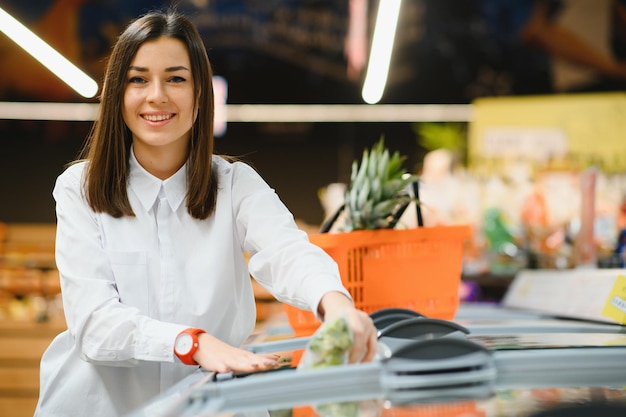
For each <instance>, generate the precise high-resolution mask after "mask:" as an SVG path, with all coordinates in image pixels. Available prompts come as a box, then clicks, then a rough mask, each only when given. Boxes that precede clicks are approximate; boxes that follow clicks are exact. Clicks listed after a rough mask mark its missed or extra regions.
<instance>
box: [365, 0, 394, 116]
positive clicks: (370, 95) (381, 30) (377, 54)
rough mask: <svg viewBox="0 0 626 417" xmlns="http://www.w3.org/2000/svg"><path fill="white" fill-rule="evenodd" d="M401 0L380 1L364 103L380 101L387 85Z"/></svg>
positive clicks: (366, 77) (366, 75)
mask: <svg viewBox="0 0 626 417" xmlns="http://www.w3.org/2000/svg"><path fill="white" fill-rule="evenodd" d="M400 3H401V0H380V1H379V4H378V14H377V16H376V26H375V27H374V36H373V38H372V48H371V50H370V57H369V63H368V66H367V72H366V74H365V81H364V83H363V90H362V91H361V96H362V97H363V100H365V102H366V103H369V104H374V103H378V101H380V99H381V97H382V96H383V90H384V89H385V84H386V83H387V74H388V73H389V62H390V61H391V50H392V49H393V42H394V38H395V36H396V26H397V25H398V14H399V13H400Z"/></svg>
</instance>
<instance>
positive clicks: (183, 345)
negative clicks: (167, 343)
mask: <svg viewBox="0 0 626 417" xmlns="http://www.w3.org/2000/svg"><path fill="white" fill-rule="evenodd" d="M192 346H193V338H192V337H191V335H190V334H187V333H183V334H181V335H180V336H178V337H177V338H176V344H175V345H174V349H175V350H176V352H178V354H180V355H185V354H187V353H189V352H190V351H191V348H192Z"/></svg>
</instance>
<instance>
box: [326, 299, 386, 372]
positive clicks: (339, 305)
mask: <svg viewBox="0 0 626 417" xmlns="http://www.w3.org/2000/svg"><path fill="white" fill-rule="evenodd" d="M319 311H320V314H321V315H322V316H323V317H324V321H327V320H331V319H333V318H336V317H344V318H345V319H346V320H347V321H348V325H349V326H350V329H351V330H352V337H353V343H352V348H351V349H350V356H349V358H348V362H349V363H355V362H370V361H371V360H372V359H374V356H375V355H376V347H377V344H378V338H377V334H378V331H377V330H376V327H375V326H374V322H373V321H372V318H371V317H370V316H369V315H368V314H367V313H365V312H364V311H361V310H358V309H357V308H355V307H354V304H353V303H352V301H351V300H350V299H348V298H347V297H346V296H345V295H344V294H342V293H340V292H329V293H327V294H325V295H324V297H322V300H321V301H320V306H319Z"/></svg>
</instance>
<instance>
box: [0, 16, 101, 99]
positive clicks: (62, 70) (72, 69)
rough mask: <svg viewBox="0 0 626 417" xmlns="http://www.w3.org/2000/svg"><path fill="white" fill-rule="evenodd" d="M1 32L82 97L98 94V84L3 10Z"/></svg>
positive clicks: (0, 18)
mask: <svg viewBox="0 0 626 417" xmlns="http://www.w3.org/2000/svg"><path fill="white" fill-rule="evenodd" d="M0 31H2V32H4V34H5V35H7V36H8V37H9V38H10V39H11V40H12V41H13V42H15V43H16V44H18V45H19V46H20V47H21V48H23V49H24V50H25V51H26V52H28V53H29V54H30V55H32V56H33V58H35V59H36V60H37V61H39V62H41V63H42V64H43V65H44V66H45V67H46V68H48V69H49V70H50V71H51V72H52V73H53V74H54V75H56V76H57V77H59V78H60V79H61V80H62V81H63V82H64V83H66V84H67V85H69V86H70V87H72V88H73V89H74V90H75V91H76V92H77V93H78V94H80V95H81V96H83V97H87V98H91V97H93V96H95V95H96V94H97V93H98V83H96V82H95V81H94V80H93V79H92V78H91V77H89V76H88V75H87V74H85V73H84V72H82V71H81V70H80V69H79V68H78V67H76V66H75V65H74V64H72V63H71V62H70V61H68V60H67V58H65V57H64V56H63V55H61V54H60V53H58V52H57V51H56V50H55V49H54V48H52V47H51V46H50V45H48V44H47V43H46V42H44V41H43V40H42V39H41V38H39V37H38V36H37V35H35V34H34V33H33V32H31V31H30V30H29V29H28V28H27V27H26V26H24V25H22V24H21V23H20V22H19V21H17V20H16V19H15V18H13V16H11V15H10V14H8V13H7V12H5V11H4V10H3V9H2V8H0Z"/></svg>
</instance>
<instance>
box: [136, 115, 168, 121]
mask: <svg viewBox="0 0 626 417" xmlns="http://www.w3.org/2000/svg"><path fill="white" fill-rule="evenodd" d="M143 118H144V119H146V120H149V121H151V122H160V121H162V120H167V119H171V118H172V115H171V114H158V115H151V114H145V115H144V116H143Z"/></svg>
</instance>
